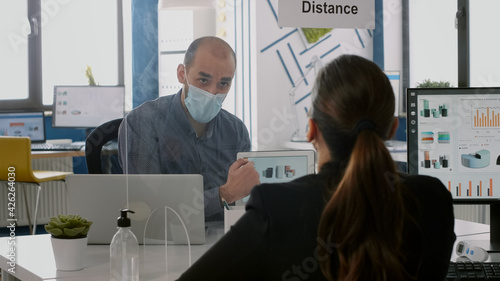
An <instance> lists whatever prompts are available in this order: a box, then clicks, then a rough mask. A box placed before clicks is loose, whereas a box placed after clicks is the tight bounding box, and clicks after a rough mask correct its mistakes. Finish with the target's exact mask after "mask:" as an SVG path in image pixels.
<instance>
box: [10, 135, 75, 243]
mask: <svg viewBox="0 0 500 281" xmlns="http://www.w3.org/2000/svg"><path fill="white" fill-rule="evenodd" d="M9 172H12V173H13V174H10V176H11V177H10V181H9ZM68 174H72V173H71V172H60V171H34V170H33V169H32V167H31V140H30V138H29V137H4V136H0V180H1V181H6V183H7V185H9V182H14V186H15V183H18V182H20V183H29V184H34V185H36V186H37V189H38V190H37V195H36V201H35V202H36V203H35V213H34V217H33V227H32V225H31V218H30V212H29V208H28V203H27V198H26V192H23V193H24V200H25V203H26V211H27V215H28V225H29V228H30V232H31V233H32V234H33V235H34V234H35V233H36V220H37V215H38V203H39V200H40V191H41V186H40V183H42V182H48V181H56V180H63V181H64V180H65V179H66V175H68ZM23 191H24V185H23Z"/></svg>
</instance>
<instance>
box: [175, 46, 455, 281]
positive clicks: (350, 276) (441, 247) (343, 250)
mask: <svg viewBox="0 0 500 281" xmlns="http://www.w3.org/2000/svg"><path fill="white" fill-rule="evenodd" d="M312 100H313V104H312V109H311V111H310V120H309V130H308V134H307V138H308V141H309V142H311V143H312V144H313V146H314V148H315V149H316V151H317V154H318V166H317V167H318V171H319V172H318V174H315V175H307V176H304V177H301V178H299V179H297V180H294V181H292V182H288V183H277V184H261V185H258V186H256V187H254V188H253V190H252V192H251V197H250V200H249V202H248V204H247V206H246V212H245V214H244V215H243V217H242V218H241V219H240V220H239V221H238V222H237V223H236V224H235V225H234V226H233V227H232V228H231V230H230V231H229V232H228V233H226V235H224V236H223V237H222V238H221V239H220V240H219V241H218V242H217V243H216V244H215V245H214V246H213V247H212V248H211V249H210V250H209V251H208V252H207V253H205V255H204V256H202V257H201V258H200V259H199V260H198V261H197V262H196V263H195V264H194V265H193V266H192V267H191V268H190V269H189V270H188V271H187V272H185V273H184V274H183V275H182V276H181V280H222V279H230V280H296V281H298V280H339V281H362V280H375V281H392V280H397V281H400V280H426V281H427V280H439V281H441V280H444V279H445V277H446V272H447V270H448V264H449V261H450V257H451V252H452V247H453V244H454V242H455V239H456V236H455V233H454V216H453V205H452V200H451V195H450V193H449V192H448V190H447V189H446V188H445V187H444V185H443V184H442V183H441V182H440V181H439V180H437V179H436V178H433V177H429V176H409V175H406V174H402V173H399V172H398V171H397V170H396V166H395V164H394V161H393V160H392V158H391V155H390V153H389V151H388V150H387V148H386V146H385V144H384V141H385V140H387V139H390V138H391V137H392V136H393V135H394V133H395V131H396V129H397V127H398V119H397V118H395V117H394V107H395V99H394V93H393V91H392V87H391V84H390V83H389V80H388V79H387V77H386V76H385V74H384V72H383V71H381V70H380V68H378V66H377V65H375V64H374V63H373V62H371V61H369V60H366V59H364V58H361V57H359V56H354V55H343V56H341V57H339V58H337V59H335V60H334V61H332V62H330V63H329V64H328V65H326V66H325V67H324V68H323V69H322V70H321V71H320V72H319V74H318V76H317V78H316V82H315V86H314V89H313V93H312Z"/></svg>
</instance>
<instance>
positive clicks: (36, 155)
mask: <svg viewBox="0 0 500 281" xmlns="http://www.w3.org/2000/svg"><path fill="white" fill-rule="evenodd" d="M79 156H85V150H76V151H62V150H55V151H54V150H52V151H31V159H40V158H56V157H79Z"/></svg>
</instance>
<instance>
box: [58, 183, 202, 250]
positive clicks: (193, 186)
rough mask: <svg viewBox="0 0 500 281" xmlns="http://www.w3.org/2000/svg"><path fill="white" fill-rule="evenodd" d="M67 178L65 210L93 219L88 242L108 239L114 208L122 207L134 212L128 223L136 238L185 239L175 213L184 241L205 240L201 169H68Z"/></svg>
mask: <svg viewBox="0 0 500 281" xmlns="http://www.w3.org/2000/svg"><path fill="white" fill-rule="evenodd" d="M66 183H67V188H68V193H67V198H68V212H69V213H71V214H79V215H81V216H82V217H85V218H87V219H89V220H91V221H93V222H94V223H93V225H92V227H91V228H90V231H89V236H88V243H89V244H109V243H110V242H111V239H112V238H113V235H114V234H115V233H116V227H117V221H116V220H117V218H118V217H119V216H120V211H119V210H120V209H123V208H129V209H130V210H133V211H134V212H135V213H134V214H130V215H129V217H130V219H131V224H132V225H131V228H132V232H133V233H134V234H135V236H136V237H137V239H138V241H139V243H141V244H143V243H146V244H164V243H165V241H167V242H168V244H186V243H187V242H188V239H187V238H186V235H185V231H184V227H183V226H182V223H181V222H180V220H179V218H178V217H177V215H176V214H175V213H177V214H178V215H179V216H180V217H181V218H182V220H183V222H184V224H185V226H186V228H187V232H188V234H189V242H190V243H191V244H203V243H205V210H204V206H205V204H204V196H203V176H201V175H197V174H183V175H173V174H169V175H163V174H161V175H138V174H135V175H126V174H102V175H98V174H73V175H68V176H67V177H66ZM127 190H128V193H127ZM165 206H166V207H168V208H165ZM174 211H175V212H174ZM165 214H166V215H165ZM165 226H167V227H166V228H165ZM165 229H166V230H165ZM165 233H167V235H166V236H165Z"/></svg>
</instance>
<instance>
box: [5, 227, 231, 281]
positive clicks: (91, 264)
mask: <svg viewBox="0 0 500 281" xmlns="http://www.w3.org/2000/svg"><path fill="white" fill-rule="evenodd" d="M223 234H224V226H223V224H222V223H212V224H209V227H208V230H207V239H206V243H205V244H203V245H193V246H191V255H192V263H194V261H196V260H197V259H198V258H199V257H201V255H203V253H205V252H206V251H207V250H208V249H209V248H210V247H211V246H212V245H213V244H215V242H216V241H217V240H218V239H219V238H220V237H222V235H223ZM16 240H17V241H16V246H17V249H16V250H17V251H16V258H17V260H16V268H15V274H7V273H8V272H7V270H8V269H9V268H10V266H9V265H8V264H7V262H8V259H7V254H8V246H9V245H8V238H1V239H0V268H1V269H2V272H3V275H2V281H10V280H16V278H17V279H20V280H68V281H83V280H97V281H99V280H103V281H104V280H106V281H108V280H109V245H88V246H87V253H86V258H85V267H84V269H82V270H79V271H58V270H56V267H55V260H54V254H53V252H52V245H51V243H50V235H48V234H47V235H35V236H18V237H16ZM140 249H141V250H140V254H139V255H140V260H141V262H140V267H139V275H140V276H139V277H140V280H175V279H177V278H178V277H179V276H180V275H181V274H182V273H183V272H184V271H186V269H187V268H188V251H187V249H188V247H187V246H186V245H177V246H174V245H172V246H168V247H167V250H166V251H167V260H166V259H165V247H164V246H159V245H154V246H140ZM167 262H168V269H169V270H168V272H167V271H166V268H167V266H166V264H167Z"/></svg>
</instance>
